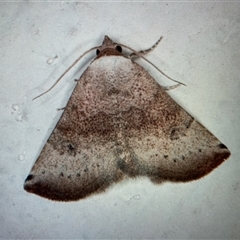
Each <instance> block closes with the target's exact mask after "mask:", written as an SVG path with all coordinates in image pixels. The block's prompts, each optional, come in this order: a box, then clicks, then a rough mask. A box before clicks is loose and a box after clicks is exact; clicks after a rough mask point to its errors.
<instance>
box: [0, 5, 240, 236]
mask: <svg viewBox="0 0 240 240" xmlns="http://www.w3.org/2000/svg"><path fill="white" fill-rule="evenodd" d="M239 7H240V5H239V3H233V2H232V3H231V2H225V3H223V2H216V3H214V2H211V3H210V2H209V3H207V2H205V3H200V2H195V3H194V2H185V3H184V2H182V3H181V2H162V3H154V2H152V3H150V2H149V3H147V2H138V3H137V2H129V3H127V2H122V3H120V2H106V3H100V2H95V3H88V2H81V3H80V2H79V3H68V2H65V1H62V2H59V1H53V2H49V3H46V2H38V3H33V2H22V3H17V2H15V3H0V18H1V21H0V29H1V35H0V63H1V64H0V76H1V81H0V93H1V94H0V110H1V113H2V114H1V115H0V150H1V159H0V186H1V191H0V204H1V208H0V216H1V218H0V238H86V239H89V238H118V239H120V238H165V239H166V238H188V239H193V238H224V239H227V238H228V239H229V238H240V220H239V219H240V210H239V209H240V173H239V172H240V164H239V154H240V150H239V149H240V146H239V145H240V144H239V143H240V137H239V136H240V134H239V132H240V124H239V118H240V114H239V104H240V94H239V91H240V81H239V76H240V74H239V69H240V68H239V66H240V60H239V59H240V41H239V39H240V31H239V26H240V20H239V14H240V8H239ZM104 35H109V37H111V38H112V39H113V40H114V41H116V42H121V43H123V44H126V45H129V46H130V47H133V48H134V49H136V50H141V49H145V48H148V47H150V46H151V45H152V44H153V43H155V41H156V40H157V39H158V38H159V36H160V35H163V36H164V39H163V40H162V42H161V43H160V46H159V47H158V48H157V49H156V50H154V51H153V52H152V53H150V54H149V55H148V59H150V60H151V61H152V62H153V63H154V64H156V65H157V66H159V67H160V68H161V69H162V70H163V71H165V72H166V73H167V74H168V75H170V76H171V77H173V78H175V79H177V80H179V81H182V82H184V83H186V84H187V87H181V88H178V89H175V90H172V91H170V95H171V96H172V97H173V98H174V99H175V100H176V101H177V102H178V103H179V104H180V105H182V106H183V107H184V108H185V109H186V110H187V111H188V112H189V113H191V114H192V115H193V116H194V117H195V118H196V119H197V120H198V121H199V122H201V123H202V124H203V125H204V126H205V127H206V128H208V129H209V130H210V131H211V132H212V133H213V134H215V135H216V136H217V137H218V138H219V139H220V140H221V141H222V142H223V143H224V144H226V145H227V146H228V148H229V149H230V151H231V152H232V155H231V157H230V159H229V160H228V161H226V162H225V163H223V164H222V165H221V166H220V167H219V168H217V169H216V170H215V171H213V172H212V173H211V174H209V175H208V176H206V177H205V178H203V179H201V180H199V181H195V182H191V183H187V184H186V183H185V184H172V183H166V184H163V185H153V184H152V183H151V182H150V181H148V180H147V179H144V178H141V179H136V180H130V181H124V182H122V183H120V184H117V185H115V186H113V187H112V188H110V189H109V190H108V191H107V192H106V193H104V194H100V195H94V196H92V197H89V198H86V199H84V200H81V201H78V202H72V203H59V202H52V201H49V200H46V199H43V198H40V197H38V196H35V195H33V194H29V193H27V192H25V191H24V190H23V187H22V186H23V182H24V180H25V178H26V176H27V175H28V173H29V171H30V169H31V167H32V165H33V164H34V162H35V160H36V158H37V156H38V154H39V152H40V151H41V148H42V147H43V145H44V144H45V142H46V140H47V138H48V136H49V135H50V133H51V131H52V129H53V128H54V126H55V124H56V123H57V121H58V118H59V116H60V112H59V111H56V109H57V108H61V107H64V106H65V104H66V102H67V100H68V98H69V96H70V95H71V91H72V89H73V88H74V85H75V84H74V81H73V80H74V79H75V78H79V76H80V75H81V73H82V72H83V70H84V69H85V68H86V66H87V62H88V61H87V60H89V59H90V57H91V56H93V54H92V55H90V56H89V57H86V58H84V60H83V61H82V62H80V64H78V66H77V67H75V68H74V69H73V70H72V71H71V72H70V73H69V74H68V75H67V76H66V77H65V78H64V79H63V80H62V81H61V82H60V83H59V84H58V85H57V86H56V87H55V88H54V89H53V90H51V92H49V93H48V94H45V95H44V96H42V97H41V98H40V99H37V100H35V101H32V100H31V99H32V98H33V97H36V96H37V95H39V94H40V93H42V92H43V91H45V90H47V89H48V88H49V87H50V86H51V85H52V84H53V83H54V82H55V80H56V79H57V78H58V77H59V76H60V75H61V74H62V73H63V72H64V71H65V69H66V68H67V67H68V66H69V65H70V64H71V63H72V62H73V61H74V60H75V59H76V58H77V57H78V56H80V55H81V54H82V53H83V52H84V51H86V50H87V49H89V48H91V47H93V46H96V45H100V44H101V42H102V39H103V37H104ZM140 62H141V63H142V64H143V65H144V66H146V68H147V69H149V70H151V71H150V73H151V74H152V75H153V76H154V77H155V78H156V79H157V81H159V82H160V83H161V84H162V85H171V84H172V82H169V81H168V80H166V79H165V78H164V77H163V76H161V75H160V74H159V73H158V72H155V71H154V70H152V68H151V67H150V66H149V65H147V64H146V63H144V62H142V61H140Z"/></svg>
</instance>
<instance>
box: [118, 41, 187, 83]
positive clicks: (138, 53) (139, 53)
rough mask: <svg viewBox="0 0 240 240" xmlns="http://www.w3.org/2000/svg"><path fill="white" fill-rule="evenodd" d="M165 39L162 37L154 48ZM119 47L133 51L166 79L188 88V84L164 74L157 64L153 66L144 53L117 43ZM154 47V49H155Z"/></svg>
mask: <svg viewBox="0 0 240 240" xmlns="http://www.w3.org/2000/svg"><path fill="white" fill-rule="evenodd" d="M162 38H163V37H160V38H159V40H158V41H157V43H156V44H154V46H157V45H158V43H159V42H160V41H161V40H162ZM117 45H118V46H121V47H124V48H127V49H128V50H130V51H132V52H133V53H134V55H136V56H138V57H141V58H142V59H144V60H145V61H146V62H148V63H149V64H150V65H152V66H153V67H154V68H156V69H157V70H158V71H159V72H160V73H161V74H162V75H163V76H165V77H166V78H168V79H170V80H171V81H173V82H175V83H178V84H181V85H184V86H186V84H184V83H182V82H179V81H177V80H175V79H173V78H171V77H169V76H168V75H167V74H166V73H164V72H163V71H162V70H161V69H159V68H158V67H157V66H156V65H155V64H153V63H152V62H150V61H149V60H148V59H147V58H145V57H144V56H142V54H143V53H144V51H140V52H137V51H136V50H134V49H132V48H131V47H128V46H126V45H124V44H121V43H117ZM154 46H153V47H154ZM153 47H151V48H149V49H148V50H146V51H147V52H149V51H150V50H151V49H152V48H153Z"/></svg>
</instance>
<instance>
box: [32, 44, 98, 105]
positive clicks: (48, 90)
mask: <svg viewBox="0 0 240 240" xmlns="http://www.w3.org/2000/svg"><path fill="white" fill-rule="evenodd" d="M97 48H99V46H98V47H93V48H91V49H89V50H87V51H86V52H84V53H83V54H82V55H81V56H80V57H78V58H77V59H76V60H75V61H74V62H73V63H72V64H71V66H70V67H68V68H67V70H66V71H65V72H64V73H63V74H62V75H61V76H60V77H59V78H58V79H57V81H56V82H55V83H54V84H53V85H52V86H51V87H50V88H49V89H48V90H47V91H45V92H43V93H41V94H40V95H38V96H37V97H35V98H33V100H35V99H37V98H39V97H41V96H42V95H44V94H45V93H47V92H49V91H50V90H52V89H53V88H54V87H55V86H56V85H57V83H58V82H59V81H60V80H61V79H62V78H63V77H64V76H65V75H66V74H67V73H68V71H69V70H70V69H71V68H72V67H73V66H74V65H75V64H76V63H77V62H78V61H79V60H80V59H81V58H83V57H84V56H85V55H86V54H88V53H89V52H91V51H92V50H95V49H97Z"/></svg>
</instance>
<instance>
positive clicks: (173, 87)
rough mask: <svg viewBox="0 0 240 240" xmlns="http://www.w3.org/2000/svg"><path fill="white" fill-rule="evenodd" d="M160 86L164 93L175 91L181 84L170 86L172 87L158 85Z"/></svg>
mask: <svg viewBox="0 0 240 240" xmlns="http://www.w3.org/2000/svg"><path fill="white" fill-rule="evenodd" d="M160 86H161V87H162V88H163V90H164V91H168V90H172V89H175V88H177V87H180V86H181V84H180V83H178V84H175V85H172V86H162V85H160Z"/></svg>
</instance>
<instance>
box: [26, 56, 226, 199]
mask: <svg viewBox="0 0 240 240" xmlns="http://www.w3.org/2000/svg"><path fill="white" fill-rule="evenodd" d="M229 155H230V152H229V151H228V149H227V148H226V146H224V145H223V144H222V143H221V142H220V141H219V140H218V139H216V138H215V137H214V136H213V135H212V134H211V133H210V132H209V131H208V130H206V129H205V128H204V127H203V126H201V125H200V124H199V123H197V122H196V121H195V120H194V119H193V118H192V117H191V116H190V115H188V114H187V113H186V112H185V111H184V109H182V108H181V107H180V106H179V105H178V104H176V103H175V102H174V101H173V100H172V99H171V98H170V97H169V96H168V95H167V94H166V93H165V91H164V90H163V89H162V88H161V87H160V86H159V85H158V84H157V83H156V82H155V80H154V79H153V78H152V77H151V76H150V75H149V74H148V73H147V72H146V71H145V70H144V69H143V68H142V67H140V66H139V65H138V64H136V63H132V62H131V61H130V60H129V59H126V58H125V57H121V56H102V57H101V58H99V59H96V60H94V61H93V62H92V64H91V65H90V66H89V68H88V69H87V70H86V71H85V73H84V74H83V76H82V77H81V79H80V80H79V82H78V84H77V86H76V88H75V90H74V92H73V94H72V96H71V98H70V100H69V102H68V104H67V106H66V108H65V111H64V113H63V115H62V117H61V119H60V121H59V122H58V124H57V126H56V128H55V129H54V131H53V133H52V134H51V136H50V138H49V139H48V141H47V143H46V145H45V146H44V148H43V150H42V152H41V154H40V156H39V158H38V160H37V161H36V163H35V164H34V166H33V169H32V171H31V172H30V175H29V176H28V178H27V179H26V182H25V189H26V190H27V191H29V192H33V193H35V194H38V195H40V196H43V197H47V198H50V199H54V200H62V201H68V200H77V199H80V198H84V197H86V196H88V195H90V194H91V193H94V192H100V191H102V190H104V189H106V188H107V187H108V186H110V185H111V184H112V183H114V182H117V181H119V180H121V179H122V178H123V176H124V175H127V176H130V177H135V176H148V177H150V179H151V180H152V181H154V182H161V180H162V179H167V180H173V181H189V180H194V179H197V178H200V177H202V176H204V175H206V174H207V173H209V172H210V171H212V170H213V169H214V168H215V167H217V166H218V165H219V164H221V163H222V162H223V161H224V160H225V159H226V158H228V157H229Z"/></svg>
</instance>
